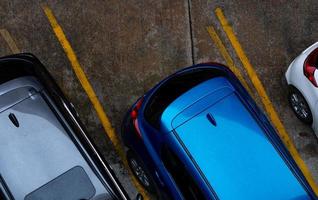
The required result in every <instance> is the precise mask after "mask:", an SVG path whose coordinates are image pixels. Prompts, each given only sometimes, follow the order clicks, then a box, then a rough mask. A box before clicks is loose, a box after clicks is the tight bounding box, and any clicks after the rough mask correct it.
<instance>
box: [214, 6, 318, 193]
mask: <svg viewBox="0 0 318 200" xmlns="http://www.w3.org/2000/svg"><path fill="white" fill-rule="evenodd" d="M215 14H216V16H217V18H218V19H219V21H220V23H221V25H222V28H223V30H224V32H225V33H226V35H227V37H228V39H229V40H230V42H231V44H232V46H233V48H234V50H235V52H236V54H237V56H238V57H239V59H240V60H241V62H242V64H243V66H244V68H245V69H246V71H247V74H248V76H249V78H250V79H251V81H252V83H253V85H254V86H255V89H256V91H257V93H258V94H259V96H260V97H261V100H262V103H263V104H264V107H265V110H266V111H267V113H268V115H269V117H270V119H271V121H272V123H273V124H274V126H275V127H276V129H277V131H278V133H279V135H280V137H281V139H282V140H283V142H284V144H285V145H286V147H287V148H288V150H289V152H290V153H291V155H292V156H293V157H294V159H295V161H296V163H297V165H298V166H299V168H300V169H301V171H302V172H303V174H304V176H305V177H306V179H307V181H308V183H309V184H310V186H311V187H312V189H313V191H314V192H315V194H316V195H318V187H317V184H316V183H315V181H314V179H313V177H312V175H311V173H310V171H309V169H308V168H307V166H306V164H305V162H304V161H303V160H302V158H301V157H300V155H299V153H298V152H297V149H296V147H295V145H294V144H293V142H292V141H291V139H290V138H289V135H288V134H287V131H286V129H285V127H284V125H283V123H282V122H281V120H280V119H279V116H278V114H277V112H276V111H275V109H274V107H273V105H272V102H271V100H270V99H269V97H268V95H267V93H266V91H265V88H264V86H263V84H262V82H261V81H260V79H259V78H258V76H257V74H256V71H255V70H254V68H253V66H252V64H251V63H250V61H249V59H248V58H247V56H246V54H245V52H244V50H243V48H242V46H241V44H240V42H239V41H238V39H237V37H236V36H235V34H234V31H233V29H232V27H231V26H230V24H229V23H228V20H227V19H226V17H225V16H224V14H223V11H222V10H221V9H220V8H216V9H215Z"/></svg>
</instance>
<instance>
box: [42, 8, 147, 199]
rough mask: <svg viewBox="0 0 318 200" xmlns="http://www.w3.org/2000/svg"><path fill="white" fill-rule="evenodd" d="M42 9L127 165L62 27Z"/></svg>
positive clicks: (145, 195) (125, 162)
mask: <svg viewBox="0 0 318 200" xmlns="http://www.w3.org/2000/svg"><path fill="white" fill-rule="evenodd" d="M43 10H44V12H45V14H46V16H47V18H48V20H49V22H50V25H51V26H52V28H53V31H54V33H55V35H56V37H57V39H58V40H59V42H60V44H61V45H62V47H63V49H64V51H65V53H66V55H67V57H68V59H69V61H70V63H71V66H72V68H73V70H74V72H75V74H76V76H77V78H78V79H79V81H80V83H81V84H82V87H83V88H84V90H85V92H86V93H87V95H88V97H89V99H90V101H91V103H92V104H93V106H94V108H95V110H96V112H97V115H98V117H99V119H100V121H101V123H102V125H103V128H104V130H105V132H106V134H107V135H108V137H109V139H110V140H111V142H112V143H113V145H114V147H115V150H116V151H117V153H118V154H119V156H120V158H121V159H122V161H123V162H124V164H125V166H126V167H127V166H128V164H127V161H126V159H125V152H124V150H123V148H122V147H121V143H120V141H119V139H118V137H117V135H116V133H115V130H114V129H113V127H112V125H111V123H110V121H109V119H108V117H107V115H106V113H105V111H104V109H103V106H102V105H101V103H100V101H99V100H98V97H97V96H96V94H95V91H94V89H93V87H92V86H91V84H90V82H89V80H88V78H87V77H86V74H85V73H84V71H83V69H82V67H81V65H80V63H79V62H78V59H77V57H76V55H75V52H74V50H73V49H72V47H71V44H70V43H69V41H68V40H67V38H66V36H65V34H64V32H63V29H62V27H61V26H60V25H59V24H58V22H57V20H56V18H55V16H54V15H53V12H52V10H51V9H50V8H49V7H48V6H43ZM130 175H131V174H130ZM132 180H133V183H134V185H135V187H136V188H137V189H138V191H139V192H140V193H141V194H142V195H143V196H144V198H145V199H149V196H148V195H147V193H146V192H145V190H144V189H143V188H142V187H141V185H140V184H139V183H138V181H137V180H136V179H135V178H134V177H133V179H132Z"/></svg>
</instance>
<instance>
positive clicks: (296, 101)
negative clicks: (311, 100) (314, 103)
mask: <svg viewBox="0 0 318 200" xmlns="http://www.w3.org/2000/svg"><path fill="white" fill-rule="evenodd" d="M288 101H289V104H290V106H291V108H292V110H293V111H294V113H295V114H296V116H297V118H298V119H300V120H301V121H302V122H304V123H305V124H312V121H313V119H312V113H311V110H310V108H309V105H308V103H307V101H306V99H305V97H304V96H303V95H302V94H301V93H300V92H299V90H297V89H296V88H294V87H290V89H289V94H288Z"/></svg>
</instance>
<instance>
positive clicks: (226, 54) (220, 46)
mask: <svg viewBox="0 0 318 200" xmlns="http://www.w3.org/2000/svg"><path fill="white" fill-rule="evenodd" d="M207 31H208V33H209V35H210V37H211V39H212V40H213V42H214V43H215V45H216V46H217V48H218V49H219V51H220V53H221V54H222V56H223V58H224V60H225V61H226V63H227V66H228V67H229V68H230V70H231V71H232V72H233V73H234V74H235V75H236V76H237V77H238V79H239V80H240V81H241V83H243V85H244V87H245V88H246V89H247V91H248V92H249V94H250V95H252V96H254V94H253V93H252V90H251V88H250V87H249V86H248V84H247V82H246V81H245V79H244V78H243V75H242V73H241V71H240V70H239V69H238V68H237V67H236V66H235V64H234V61H233V59H232V58H231V56H230V54H229V52H228V51H227V50H226V48H225V46H224V44H223V42H222V40H221V39H220V37H219V36H218V34H217V33H216V31H215V29H214V28H213V26H208V27H207Z"/></svg>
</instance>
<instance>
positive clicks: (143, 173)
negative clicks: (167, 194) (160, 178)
mask: <svg viewBox="0 0 318 200" xmlns="http://www.w3.org/2000/svg"><path fill="white" fill-rule="evenodd" d="M127 161H128V165H129V167H130V169H131V171H132V172H133V174H134V176H135V177H136V178H137V180H138V182H139V183H140V184H141V185H142V186H143V187H144V188H145V189H146V190H147V191H148V192H150V193H155V182H154V180H153V178H152V177H151V175H150V173H149V171H148V170H147V168H146V167H145V165H144V163H143V162H142V161H141V159H140V158H139V156H138V155H136V154H135V153H134V152H133V151H132V150H128V151H127Z"/></svg>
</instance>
